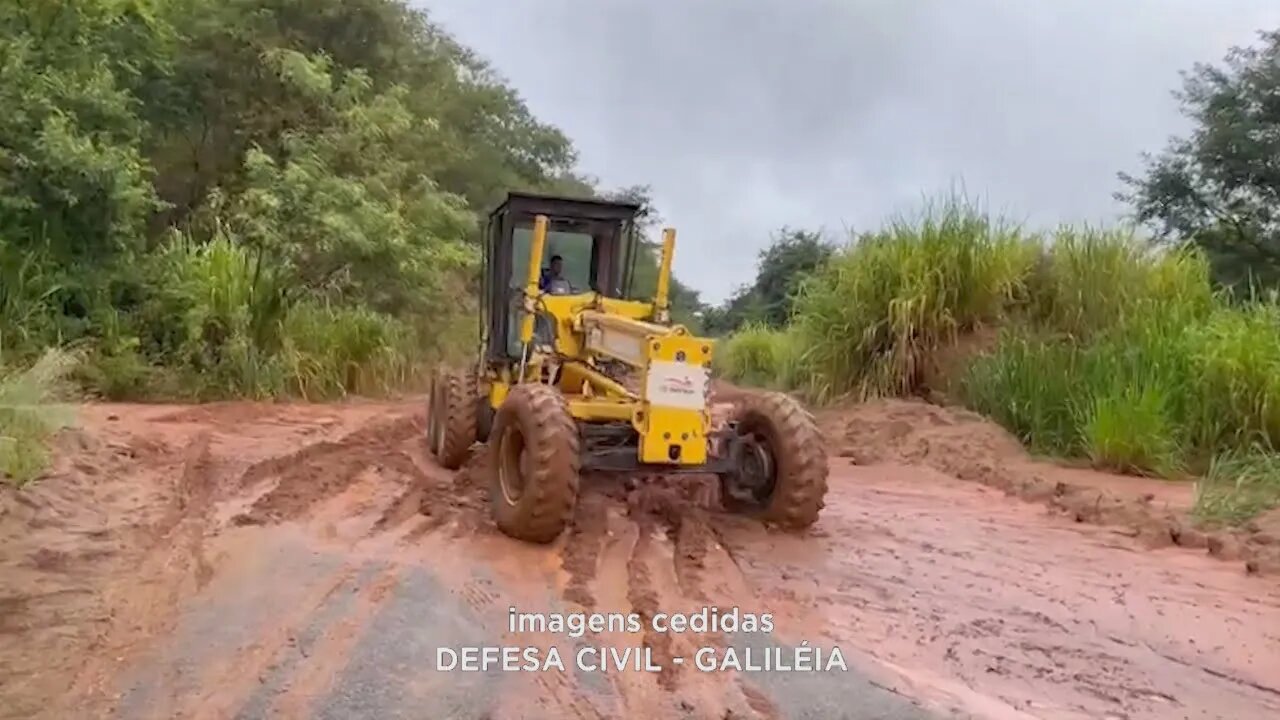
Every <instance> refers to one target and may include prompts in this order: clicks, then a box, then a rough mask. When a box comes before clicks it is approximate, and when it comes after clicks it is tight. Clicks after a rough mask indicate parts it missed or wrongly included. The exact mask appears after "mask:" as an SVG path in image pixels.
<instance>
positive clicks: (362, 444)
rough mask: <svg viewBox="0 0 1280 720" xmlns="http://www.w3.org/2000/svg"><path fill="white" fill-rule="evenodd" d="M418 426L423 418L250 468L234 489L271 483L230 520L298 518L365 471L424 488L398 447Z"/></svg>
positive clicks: (369, 428) (377, 426) (376, 426)
mask: <svg viewBox="0 0 1280 720" xmlns="http://www.w3.org/2000/svg"><path fill="white" fill-rule="evenodd" d="M423 421H424V416H423V415H420V414H413V415H409V416H405V417H398V418H394V419H391V420H386V421H380V422H374V423H371V424H369V425H366V426H365V427H362V428H360V429H358V430H356V431H354V432H352V433H350V434H349V435H346V436H345V437H343V438H341V439H340V440H336V441H323V442H318V443H315V444H312V445H307V446H306V447H303V448H302V449H300V450H297V451H295V452H292V453H288V454H286V455H282V456H278V457H273V458H270V459H268V460H264V461H261V462H258V463H254V464H253V465H251V466H250V467H249V468H248V469H246V470H245V471H244V473H243V474H242V475H241V476H240V479H239V482H238V485H239V487H241V488H249V487H251V486H253V485H255V484H257V483H259V482H264V481H268V480H271V479H274V480H275V483H274V485H273V486H272V487H271V488H270V489H268V490H267V491H266V492H265V493H264V494H263V495H262V496H261V497H259V498H258V499H257V500H256V501H255V502H254V503H253V505H252V506H251V507H250V508H249V509H248V510H247V511H246V512H244V513H242V514H241V515H239V516H238V517H237V518H236V519H235V522H236V524H239V525H260V524H267V523H274V522H280V521H283V520H290V519H294V518H296V517H299V516H301V515H302V514H304V513H305V512H307V510H308V509H309V508H310V507H312V506H313V505H315V504H316V503H317V502H319V501H322V500H325V499H328V498H331V497H333V496H335V495H337V494H338V493H340V492H342V491H343V490H344V489H346V488H347V486H349V485H351V483H352V482H354V481H355V479H356V477H357V476H359V475H360V473H362V472H363V471H365V470H366V469H368V468H370V467H375V466H376V467H379V468H385V469H388V470H392V471H394V472H397V473H399V474H402V475H404V476H406V478H407V479H408V481H409V482H408V483H407V484H408V485H410V486H412V485H417V484H421V483H424V482H426V475H425V473H424V472H423V471H422V470H421V468H419V467H418V466H417V464H416V463H414V461H413V460H412V458H410V457H408V456H407V455H405V454H404V453H403V452H402V451H401V450H400V447H399V446H400V445H402V444H403V443H404V442H405V441H407V440H409V439H411V438H414V437H417V436H420V435H421V434H422V428H423V425H424V422H423Z"/></svg>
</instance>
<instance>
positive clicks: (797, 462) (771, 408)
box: [721, 393, 829, 530]
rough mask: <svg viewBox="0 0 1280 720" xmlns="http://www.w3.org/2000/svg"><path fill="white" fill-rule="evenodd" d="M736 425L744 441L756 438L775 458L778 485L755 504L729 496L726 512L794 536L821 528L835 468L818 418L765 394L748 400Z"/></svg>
mask: <svg viewBox="0 0 1280 720" xmlns="http://www.w3.org/2000/svg"><path fill="white" fill-rule="evenodd" d="M732 419H733V420H734V421H735V422H736V423H737V432H738V434H739V435H747V436H753V437H754V440H755V442H757V443H759V445H760V446H761V447H762V448H763V449H764V450H765V451H767V452H768V454H769V455H770V456H771V460H772V465H773V484H772V489H771V492H769V493H768V495H767V497H765V498H760V499H758V500H757V501H755V502H751V501H743V500H740V499H738V498H734V497H733V496H731V495H730V494H729V493H728V492H725V493H723V497H724V499H725V507H726V509H728V510H730V511H732V512H737V513H741V514H745V515H750V516H754V517H756V518H758V519H760V520H762V521H765V522H769V523H773V524H775V525H778V526H780V527H783V528H786V529H791V530H801V529H804V528H807V527H809V526H810V525H812V524H813V523H815V522H817V520H818V515H819V513H821V512H822V508H823V507H824V505H825V498H826V494H827V475H828V472H829V468H828V466H827V453H826V449H825V446H824V442H823V438H822V433H821V431H819V430H818V425H817V423H816V422H814V419H813V416H812V415H810V414H809V412H808V411H807V410H805V409H804V406H803V405H801V404H800V403H799V402H797V401H796V400H795V399H794V398H792V397H790V396H789V395H784V394H782V393H759V394H752V395H749V396H747V397H745V398H743V399H742V400H741V401H740V402H739V403H738V405H737V406H736V407H735V409H734V413H733V416H732ZM725 480H726V479H725V478H721V482H722V483H724V482H725Z"/></svg>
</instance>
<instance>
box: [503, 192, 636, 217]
mask: <svg viewBox="0 0 1280 720" xmlns="http://www.w3.org/2000/svg"><path fill="white" fill-rule="evenodd" d="M506 212H510V213H513V214H516V215H527V216H534V215H546V216H547V217H549V218H566V219H567V218H579V219H582V220H606V221H619V220H631V219H633V218H635V216H636V214H637V213H639V212H640V205H639V203H634V202H624V201H616V200H600V199H594V198H575V197H567V196H563V195H544V194H539V193H531V192H508V193H507V197H506V199H505V200H503V201H502V203H501V204H499V205H498V206H497V207H496V208H494V209H493V211H492V212H491V213H489V217H491V218H492V217H496V216H499V215H502V214H503V213H506Z"/></svg>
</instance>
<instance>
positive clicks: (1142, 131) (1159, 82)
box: [420, 0, 1280, 301]
mask: <svg viewBox="0 0 1280 720" xmlns="http://www.w3.org/2000/svg"><path fill="white" fill-rule="evenodd" d="M420 4H421V5H425V6H426V8H427V10H428V12H429V13H430V14H431V16H432V17H433V18H435V19H436V20H437V21H439V22H441V23H442V24H443V25H444V26H445V27H446V28H448V29H449V30H450V31H451V32H453V33H454V34H455V35H456V36H457V37H458V38H459V39H460V40H462V41H463V42H465V43H466V44H468V45H470V46H471V47H473V48H475V49H476V50H477V51H478V52H480V53H481V54H482V55H484V56H485V57H487V58H488V59H489V60H490V61H491V62H492V63H493V65H494V66H495V67H496V68H497V69H498V70H499V72H501V73H502V74H503V75H505V76H506V77H507V78H509V79H510V80H511V81H512V83H513V84H514V85H515V86H516V87H517V88H518V89H519V90H520V92H521V94H522V95H523V96H524V97H525V98H526V100H527V101H528V103H529V105H530V107H531V108H532V109H533V111H534V112H535V113H536V114H537V115H538V116H539V117H541V118H543V119H545V120H547V121H549V122H552V123H555V124H556V125H558V126H560V127H561V128H563V129H564V130H565V132H566V133H568V135H569V136H570V137H572V138H573V140H574V141H575V143H576V144H577V146H578V148H579V150H580V151H581V160H582V166H583V169H584V170H586V171H587V172H590V173H591V174H593V175H596V176H597V177H599V178H600V179H601V180H602V181H603V182H604V183H605V184H607V185H609V186H621V185H630V184H649V185H651V186H652V187H653V189H654V196H655V200H656V202H657V203H658V207H659V209H660V211H661V212H662V214H663V216H664V217H665V218H666V219H667V220H668V221H669V222H670V223H672V224H673V225H675V226H676V227H677V228H679V232H680V238H681V242H680V244H679V250H678V251H677V257H676V271H677V273H678V274H679V275H680V277H681V279H683V280H684V281H685V282H687V283H689V284H691V285H693V286H694V287H696V288H698V289H699V290H702V291H703V294H704V297H705V298H706V299H707V300H713V301H715V300H721V299H723V298H724V297H726V296H727V295H728V294H729V293H730V292H732V290H733V288H734V287H735V286H736V285H738V284H740V283H744V282H748V281H749V280H750V279H751V277H752V274H753V267H754V263H755V256H756V251H758V250H759V249H760V248H762V247H763V246H764V245H765V244H766V243H767V242H768V237H769V233H770V231H772V230H774V229H777V228H778V227H780V226H782V225H784V224H786V225H792V226H803V227H819V226H822V227H825V228H827V229H830V230H833V231H839V230H841V229H842V228H844V227H846V226H853V227H868V226H873V225H875V224H876V223H878V222H879V221H880V220H882V219H883V218H885V217H886V216H888V215H890V214H893V213H897V212H900V211H906V210H910V209H912V208H913V207H914V206H915V205H917V204H918V203H919V201H920V200H921V198H922V197H923V196H925V195H927V194H934V193H936V192H939V191H944V190H946V189H947V188H948V187H950V186H951V185H952V184H953V183H955V182H956V181H959V180H963V182H964V186H965V188H966V189H967V191H968V192H970V193H973V194H976V195H979V196H981V197H982V198H984V199H986V200H988V201H989V202H990V204H991V205H992V206H993V208H995V209H1007V210H1008V211H1011V212H1012V213H1016V214H1017V217H1019V218H1021V219H1025V220H1028V221H1029V222H1032V223H1035V224H1037V225H1045V224H1054V223H1058V222H1071V221H1081V220H1086V221H1093V222H1099V221H1106V220H1111V219H1115V217H1116V216H1117V213H1118V212H1120V211H1121V210H1122V208H1119V207H1118V206H1117V205H1116V204H1115V203H1114V202H1113V200H1112V199H1111V193H1112V192H1113V191H1115V190H1116V189H1117V182H1116V179H1115V174H1116V172H1117V171H1119V170H1125V169H1134V168H1135V167H1136V166H1137V164H1138V156H1139V153H1141V152H1142V151H1144V150H1156V149H1158V148H1159V147H1161V146H1162V145H1163V144H1164V142H1165V139H1166V138H1167V137H1168V136H1169V135H1171V134H1174V133H1177V132H1181V131H1182V130H1184V121H1183V120H1182V119H1181V117H1180V116H1179V114H1178V112H1177V106H1176V104H1175V101H1174V100H1173V98H1172V97H1171V95H1170V91H1171V90H1173V89H1174V88H1175V87H1176V86H1177V84H1178V81H1179V79H1178V72H1179V71H1180V70H1183V69H1187V68H1189V67H1190V66H1191V65H1192V64H1193V63H1195V62H1198V61H1207V62H1216V61H1218V60H1219V58H1220V57H1221V56H1222V55H1223V53H1224V52H1225V51H1226V50H1227V48H1228V47H1229V46H1231V45H1238V44H1244V43H1249V42H1252V41H1253V39H1254V33H1255V32H1256V31H1257V30H1259V29H1263V28H1273V27H1277V26H1280V3H1276V2H1274V0H1215V1H1212V2H1210V1H1207V0H1127V1H1125V2H1117V1H1116V0H1076V1H1074V2H1068V1H1067V0H1038V1H1037V0H915V1H911V0H899V1H896V2H893V1H888V0H886V1H883V2H873V1H872V0H845V1H844V2H839V1H837V0H738V1H736V2H734V1H730V0H702V1H700V2H694V1H691V0H660V1H654V0H651V1H648V2H645V1H643V0H541V1H537V0H526V1H520V0H505V1H499V0H491V1H490V2H480V1H479V0H429V1H427V2H421V3H420Z"/></svg>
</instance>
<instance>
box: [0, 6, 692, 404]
mask: <svg viewBox="0 0 1280 720" xmlns="http://www.w3.org/2000/svg"><path fill="white" fill-rule="evenodd" d="M0 106H2V107H4V108H5V113H4V114H3V116H0V358H2V359H3V360H5V361H7V362H8V363H10V364H12V365H17V366H23V365H28V364H30V363H31V362H33V361H34V360H35V358H37V357H38V356H39V355H40V354H41V353H42V352H43V351H44V349H45V348H48V347H58V346H73V347H76V348H78V349H81V350H83V353H82V356H83V357H84V358H85V362H83V363H82V364H81V365H80V367H79V368H78V369H77V370H76V377H77V378H78V379H79V380H80V381H81V382H82V383H83V384H84V385H86V386H87V387H88V388H89V389H90V390H92V391H95V392H97V393H99V394H101V395H104V396H106V397H110V398H140V397H160V396H190V397H195V398H213V397H221V396H252V397H265V396H275V395H282V394H296V395H301V396H305V397H308V398H322V397H333V396H336V395H340V394H343V393H348V392H360V393H368V392H378V391H382V390H386V389H389V388H391V387H394V386H396V385H399V384H402V383H404V382H406V381H409V380H411V379H412V378H413V376H414V374H415V369H416V368H417V367H418V366H419V365H420V364H422V363H423V362H424V361H429V360H432V359H434V358H435V357H436V356H438V355H440V354H442V353H445V352H450V351H453V352H469V351H470V350H471V349H472V348H473V347H474V338H472V337H471V333H473V332H474V328H475V327H476V323H475V321H474V318H473V317H472V316H471V313H472V312H474V310H473V307H474V305H472V304H468V303H467V302H458V298H460V297H461V298H468V297H472V296H473V294H474V293H473V291H474V287H475V278H476V270H477V259H478V252H477V240H478V222H477V219H478V217H479V216H480V215H482V214H483V213H484V212H486V211H487V210H488V209H489V208H491V207H492V206H493V205H494V204H495V203H496V202H497V201H499V200H500V199H501V197H502V196H503V194H504V192H505V191H506V190H508V189H518V190H535V191H554V192H563V193H568V194H573V195H581V196H594V195H601V194H604V191H602V190H600V189H598V188H597V187H596V183H595V182H594V181H593V180H592V179H591V178H589V177H586V176H585V175H582V174H581V173H579V172H577V171H576V169H575V167H576V162H577V158H576V153H575V151H574V148H573V146H572V144H571V142H570V141H569V139H568V138H566V137H565V136H564V135H563V134H562V133H561V132H560V131H559V130H557V129H556V128H554V127H551V126H549V125H547V124H545V123H543V122H541V121H539V120H538V119H536V118H535V117H533V116H532V115H531V114H530V112H529V110H528V108H527V107H526V106H525V105H524V103H523V102H522V100H521V99H520V97H519V96H518V94H517V93H516V92H515V91H514V90H513V89H512V88H510V87H509V86H507V85H506V84H505V83H504V81H503V80H502V79H501V78H500V77H498V76H497V75H496V74H495V73H494V72H493V71H492V69H490V68H489V67H488V66H487V65H486V64H485V63H484V62H483V61H482V60H480V59H479V58H477V57H476V56H475V55H474V53H472V52H471V51H470V50H468V49H467V48H465V47H463V46H462V45H460V44H458V43H457V42H455V41H454V40H453V39H452V38H451V37H450V36H448V35H447V34H446V33H444V32H442V31H441V30H440V29H439V28H438V27H436V26H435V25H434V24H432V23H431V22H430V21H429V19H428V18H427V17H426V16H425V15H424V14H423V13H422V12H420V11H416V10H413V9H410V8H409V7H408V6H407V4H406V3H404V2H402V1H400V0H174V1H165V2H160V1H158V0H86V1H85V2H77V3H39V2H36V3H7V4H4V5H3V7H0ZM624 192H627V193H632V194H634V193H637V192H639V193H644V188H639V189H632V190H627V191H624ZM644 197H645V198H647V194H645V195H644ZM648 249H649V252H648V253H646V254H644V255H643V256H642V257H641V259H640V265H641V267H640V270H639V272H638V274H639V275H641V276H642V279H643V277H644V276H645V274H646V273H647V274H648V275H652V274H653V272H652V269H653V268H654V267H656V266H655V261H654V257H653V252H652V250H653V247H652V245H649V246H648ZM675 296H676V300H677V303H678V304H677V309H678V310H683V309H685V308H689V307H696V306H697V296H696V293H692V291H689V290H688V288H686V287H685V286H683V285H680V284H678V283H677V284H676V292H675Z"/></svg>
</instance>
